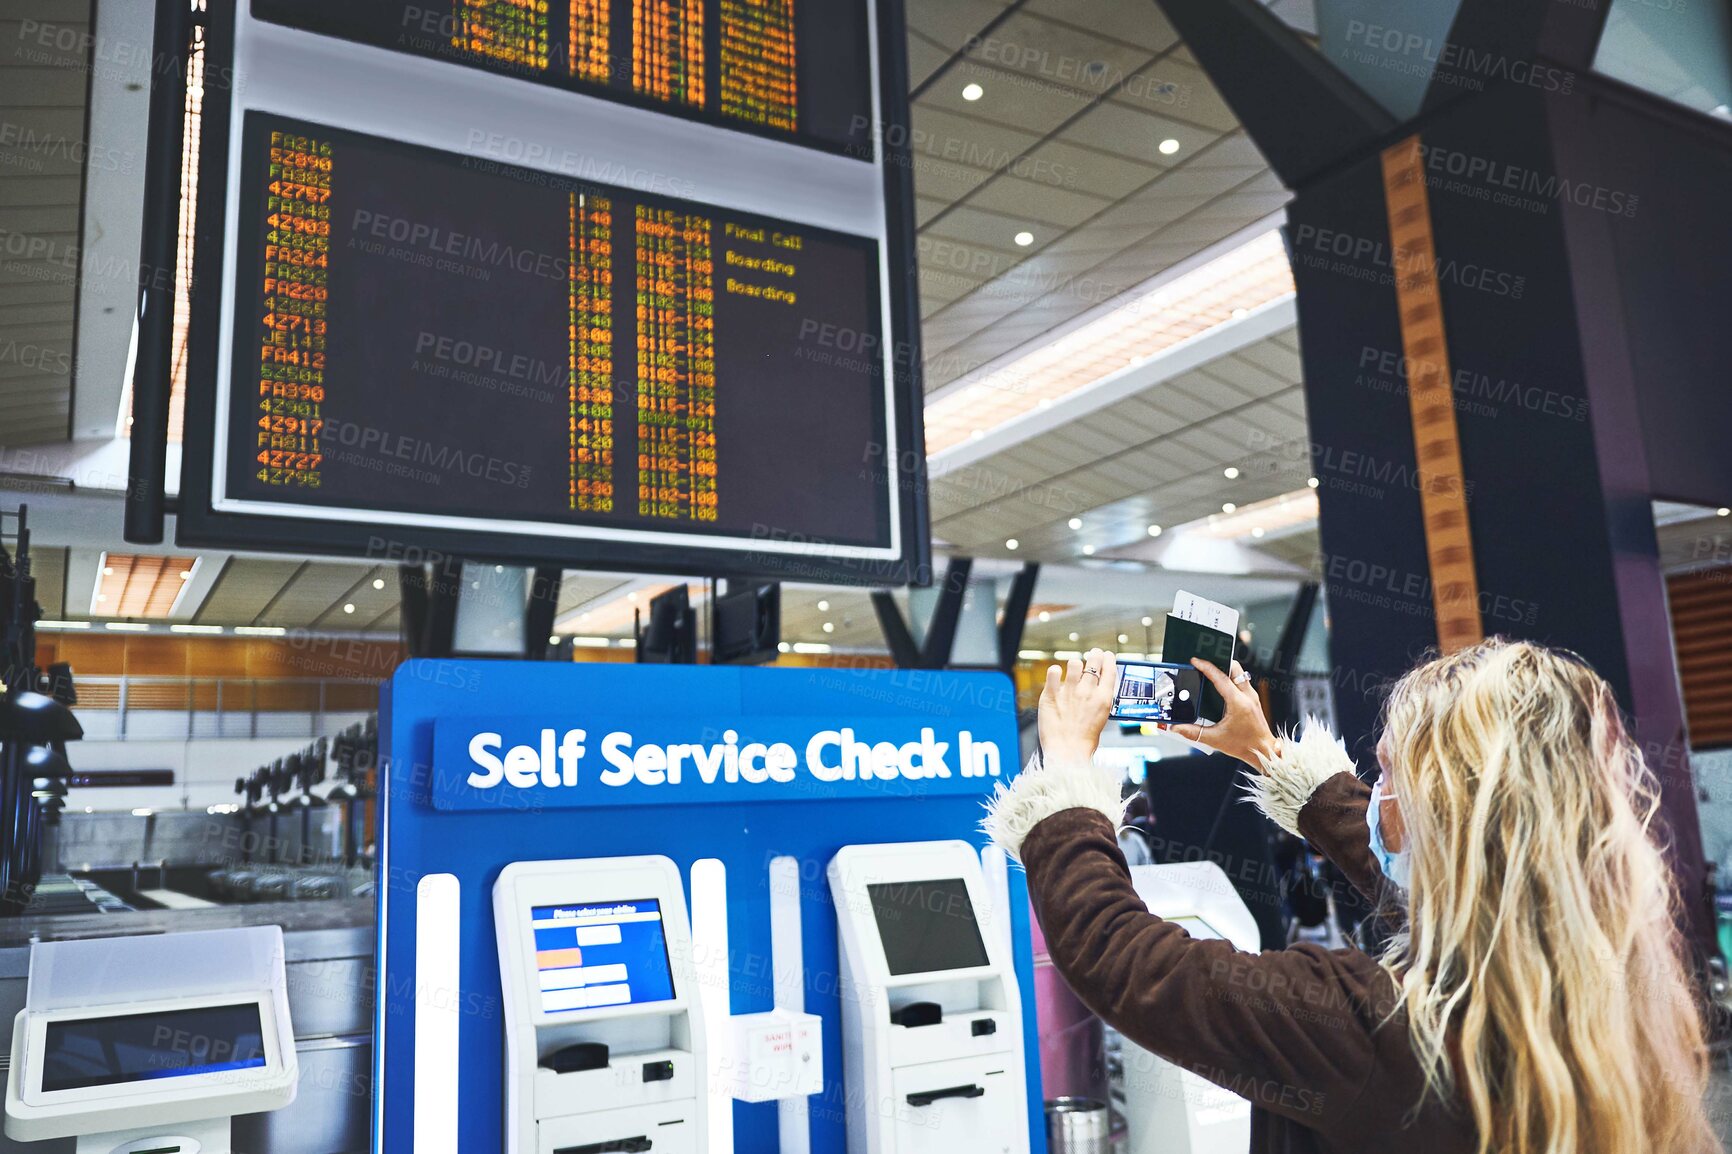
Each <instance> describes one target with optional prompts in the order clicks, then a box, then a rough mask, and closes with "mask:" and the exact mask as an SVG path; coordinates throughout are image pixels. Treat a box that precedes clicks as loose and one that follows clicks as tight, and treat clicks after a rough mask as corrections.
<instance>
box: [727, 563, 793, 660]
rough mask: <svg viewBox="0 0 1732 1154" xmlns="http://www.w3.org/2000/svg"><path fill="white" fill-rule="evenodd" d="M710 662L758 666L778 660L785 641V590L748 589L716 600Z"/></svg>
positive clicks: (777, 587)
mask: <svg viewBox="0 0 1732 1154" xmlns="http://www.w3.org/2000/svg"><path fill="white" fill-rule="evenodd" d="M710 630H711V636H710V661H711V662H712V663H713V664H717V665H758V664H761V663H762V662H765V661H774V660H775V659H776V643H777V642H779V641H780V640H781V639H782V586H781V585H780V584H778V583H776V582H773V581H772V582H770V583H769V584H767V585H748V586H747V587H746V588H744V589H739V590H730V591H729V592H728V593H727V595H726V596H723V597H718V598H716V603H715V607H714V609H713V610H712V614H711V618H710Z"/></svg>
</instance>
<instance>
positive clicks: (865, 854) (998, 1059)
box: [829, 841, 1029, 1154]
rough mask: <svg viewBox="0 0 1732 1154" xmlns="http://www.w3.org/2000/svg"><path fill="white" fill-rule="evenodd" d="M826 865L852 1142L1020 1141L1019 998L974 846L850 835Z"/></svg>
mask: <svg viewBox="0 0 1732 1154" xmlns="http://www.w3.org/2000/svg"><path fill="white" fill-rule="evenodd" d="M829 878H830V894H831V897H832V898H833V899H834V901H835V904H836V916H837V923H838V927H839V933H840V936H841V955H842V980H843V988H844V989H846V990H849V991H852V995H853V996H851V997H845V998H843V1000H842V1044H843V1053H844V1055H845V1067H846V1068H845V1075H844V1078H845V1082H846V1091H847V1093H846V1098H847V1103H848V1149H849V1151H850V1154H1027V1151H1028V1148H1029V1139H1028V1132H1027V1121H1026V1119H1027V1111H1026V1101H1025V1095H1026V1090H1025V1082H1024V1071H1023V1041H1022V1039H1023V1034H1022V1030H1023V1021H1022V999H1021V994H1020V992H1019V990H1018V989H1017V983H1016V973H1015V970H1014V969H1013V964H1012V960H1011V957H1010V951H1009V947H1008V944H1007V941H1008V939H1007V938H1006V936H1005V935H1003V934H1002V933H999V932H997V931H996V929H995V928H994V926H993V925H992V919H993V917H994V910H993V907H992V904H991V902H990V900H989V898H988V895H987V889H986V882H985V879H984V877H983V876H982V874H981V868H980V858H979V856H978V855H977V853H976V851H975V849H974V847H972V846H970V845H969V844H968V843H966V842H961V841H939V842H903V843H898V844H889V845H852V846H845V847H843V848H842V850H841V851H839V852H838V853H837V854H836V856H835V858H834V859H832V860H831V862H830V869H829Z"/></svg>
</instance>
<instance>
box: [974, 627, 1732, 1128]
mask: <svg viewBox="0 0 1732 1154" xmlns="http://www.w3.org/2000/svg"><path fill="white" fill-rule="evenodd" d="M1197 665H1198V668H1200V669H1201V670H1202V671H1203V673H1204V674H1205V675H1206V676H1208V677H1209V679H1210V680H1211V681H1212V682H1213V683H1214V684H1215V685H1216V686H1217V687H1218V688H1219V689H1220V690H1221V694H1222V696H1223V697H1224V698H1225V699H1226V702H1227V709H1226V713H1225V715H1224V717H1223V719H1222V721H1221V722H1220V723H1219V724H1218V725H1215V726H1212V727H1199V726H1176V727H1174V728H1175V730H1176V731H1177V732H1179V733H1180V734H1181V735H1182V736H1184V737H1187V738H1189V739H1190V740H1192V741H1196V742H1199V743H1200V744H1203V745H1207V746H1209V747H1211V748H1214V749H1217V750H1221V751H1223V752H1226V753H1230V754H1233V755H1234V756H1236V757H1239V758H1240V759H1241V760H1243V761H1245V762H1246V763H1247V764H1249V765H1250V766H1251V767H1252V769H1254V770H1256V771H1257V772H1256V773H1255V774H1254V775H1252V776H1251V778H1250V780H1249V782H1248V790H1249V793H1250V796H1251V798H1252V800H1254V801H1255V803H1256V804H1257V805H1258V806H1259V807H1260V808H1261V809H1262V810H1263V812H1264V813H1265V814H1267V815H1268V816H1269V817H1270V818H1271V819H1272V820H1274V821H1275V823H1276V824H1277V825H1279V826H1281V827H1282V828H1284V829H1286V830H1288V831H1289V832H1292V833H1295V834H1297V835H1299V836H1302V837H1305V838H1307V839H1308V840H1310V841H1311V843H1312V844H1313V845H1315V846H1316V847H1317V848H1318V849H1319V850H1320V851H1322V852H1323V853H1325V854H1327V855H1329V857H1330V858H1331V859H1332V860H1334V861H1335V863H1336V864H1337V865H1338V866H1340V867H1341V869H1342V870H1343V871H1344V872H1345V873H1346V875H1347V876H1348V877H1349V878H1350V879H1351V880H1352V881H1353V883H1354V885H1355V886H1357V887H1358V888H1359V889H1360V890H1361V891H1363V892H1364V893H1366V894H1367V895H1368V896H1370V897H1372V898H1373V899H1374V900H1377V901H1380V902H1384V903H1390V904H1393V905H1396V906H1399V907H1404V911H1405V925H1404V927H1403V928H1402V929H1401V931H1400V932H1399V933H1397V934H1396V935H1395V937H1394V938H1393V940H1392V942H1391V944H1390V945H1389V947H1388V949H1387V950H1386V951H1385V952H1384V954H1383V956H1382V957H1380V958H1373V957H1371V956H1370V955H1367V954H1365V953H1362V952H1360V951H1357V950H1325V949H1323V948H1321V947H1319V946H1315V945H1298V946H1293V947H1291V948H1289V949H1286V950H1274V951H1267V952H1264V953H1262V954H1247V953H1239V952H1236V951H1235V950H1234V949H1233V948H1232V946H1230V945H1229V944H1228V943H1226V942H1222V941H1201V940H1193V939H1191V938H1190V937H1189V936H1188V935H1187V934H1186V933H1185V931H1184V930H1183V929H1182V928H1180V927H1179V926H1178V925H1175V924H1173V923H1170V922H1165V921H1163V920H1161V919H1160V918H1158V917H1155V916H1154V915H1153V914H1151V913H1149V912H1148V910H1147V909H1146V908H1145V907H1144V905H1143V903H1142V902H1141V900H1139V899H1138V897H1137V895H1136V892H1135V890H1134V889H1132V887H1131V882H1130V876H1129V874H1128V872H1127V870H1126V868H1125V864H1124V859H1123V857H1122V856H1121V855H1120V854H1119V851H1118V848H1117V845H1116V843H1115V841H1114V827H1115V825H1116V823H1117V819H1118V814H1119V805H1120V803H1119V796H1118V785H1117V782H1116V781H1115V780H1114V779H1113V777H1112V776H1111V775H1108V774H1106V773H1103V772H1101V771H1099V770H1096V769H1095V768H1094V767H1093V765H1092V761H1093V757H1094V752H1095V747H1096V745H1097V744H1098V741H1099V737H1100V732H1101V729H1102V728H1103V726H1104V725H1105V723H1106V720H1107V712H1108V710H1109V709H1110V707H1111V704H1112V695H1113V688H1114V686H1115V684H1116V667H1115V663H1114V659H1113V655H1112V654H1110V653H1103V652H1101V651H1099V650H1093V651H1091V652H1090V653H1088V654H1087V655H1086V656H1085V657H1084V659H1083V660H1081V661H1074V660H1073V661H1071V662H1070V663H1069V667H1068V669H1067V670H1066V671H1065V673H1064V675H1063V676H1062V677H1061V676H1060V674H1059V670H1058V668H1057V667H1056V666H1055V667H1053V668H1052V669H1050V670H1048V672H1047V683H1046V688H1045V691H1044V692H1043V693H1042V695H1041V702H1040V723H1039V730H1040V744H1041V752H1040V753H1038V754H1037V755H1036V756H1035V758H1034V759H1033V761H1031V763H1030V765H1029V767H1028V768H1027V769H1026V770H1024V772H1023V773H1022V774H1021V775H1020V776H1019V777H1018V778H1017V779H1016V781H1015V782H1014V783H1013V784H1012V785H1011V786H1010V787H1008V788H1006V787H1003V786H1001V787H1000V788H999V791H998V794H997V795H996V796H995V797H994V798H993V800H992V802H991V804H990V808H989V814H988V817H987V820H986V823H985V824H986V828H987V831H988V833H989V834H990V835H991V836H992V838H993V840H994V841H996V842H997V843H998V844H999V845H1001V846H1003V847H1004V848H1005V849H1006V850H1007V851H1009V852H1010V853H1011V854H1013V855H1015V856H1017V857H1018V858H1019V859H1020V860H1021V861H1022V863H1023V865H1024V867H1025V868H1026V869H1027V871H1028V884H1029V892H1030V894H1031V896H1032V897H1033V900H1034V905H1035V910H1036V913H1037V915H1038V916H1039V918H1040V922H1041V927H1042V929H1043V930H1044V931H1045V934H1046V941H1047V946H1048V949H1049V951H1050V953H1051V956H1052V959H1053V962H1054V963H1055V964H1056V965H1057V966H1058V969H1059V971H1060V972H1061V973H1062V974H1063V975H1064V977H1065V979H1066V980H1067V981H1068V982H1069V983H1070V985H1071V987H1072V989H1074V990H1075V991H1076V993H1077V994H1078V995H1079V996H1080V997H1081V998H1082V1000H1083V1001H1084V1002H1085V1003H1087V1004H1088V1006H1089V1007H1090V1008H1091V1009H1092V1010H1094V1012H1095V1013H1097V1014H1099V1015H1100V1016H1101V1017H1102V1018H1104V1019H1105V1020H1106V1021H1107V1022H1108V1023H1110V1024H1112V1025H1113V1026H1115V1027H1116V1028H1117V1029H1118V1030H1119V1031H1120V1032H1122V1033H1123V1034H1124V1035H1125V1036H1126V1037H1128V1038H1130V1039H1131V1040H1132V1041H1134V1042H1136V1043H1137V1044H1139V1045H1141V1046H1143V1047H1145V1048H1147V1049H1149V1050H1151V1051H1153V1052H1154V1053H1156V1054H1159V1055H1161V1056H1163V1057H1165V1058H1168V1059H1169V1060H1171V1061H1173V1062H1176V1063H1178V1064H1179V1065H1181V1066H1184V1067H1186V1068H1188V1069H1190V1070H1192V1071H1194V1072H1196V1073H1197V1074H1199V1075H1201V1076H1202V1077H1204V1078H1207V1079H1209V1080H1210V1081H1213V1082H1216V1083H1218V1084H1220V1085H1224V1086H1226V1087H1228V1088H1229V1089H1231V1090H1234V1091H1235V1092H1237V1093H1239V1094H1241V1095H1243V1096H1245V1097H1248V1098H1250V1099H1251V1101H1252V1104H1253V1107H1254V1113H1253V1123H1252V1138H1251V1148H1252V1149H1253V1150H1254V1151H1295V1152H1297V1151H1343V1152H1346V1151H1372V1150H1376V1151H1384V1150H1397V1151H1400V1152H1401V1154H1493V1152H1495V1154H1638V1152H1649V1151H1652V1152H1656V1154H1702V1152H1704V1151H1709V1150H1717V1149H1718V1148H1719V1144H1718V1142H1717V1140H1716V1139H1715V1137H1714V1134H1713V1132H1712V1129H1711V1127H1710V1126H1709V1124H1708V1119H1707V1115H1706V1111H1705V1109H1704V1106H1703V1094H1704V1091H1705V1087H1706V1080H1707V1056H1706V1047H1705V1044H1704V1040H1703V1033H1702V1022H1701V1017H1700V1010H1699V1007H1698V1005H1697V1003H1696V1000H1695V998H1694V996H1693V995H1692V986H1691V983H1690V981H1689V978H1688V976H1687V973H1686V969H1685V965H1684V963H1683V960H1682V946H1681V943H1680V938H1679V935H1678V933H1677V931H1676V929H1675V920H1674V915H1675V911H1676V908H1677V901H1676V895H1675V894H1674V892H1673V884H1672V879H1671V875H1670V872H1669V870H1668V868H1667V866H1666V863H1665V861H1664V859H1663V857H1662V853H1661V850H1660V848H1659V847H1658V846H1657V845H1656V844H1655V840H1654V829H1653V825H1654V820H1655V815H1656V811H1657V796H1656V787H1655V784H1654V781H1653V779H1652V777H1651V775H1650V774H1649V772H1648V770H1647V768H1646V767H1645V765H1644V763H1643V761H1642V757H1641V753H1640V751H1639V750H1638V749H1637V748H1636V746H1635V744H1634V743H1633V742H1632V741H1631V739H1630V737H1629V735H1628V734H1627V732H1626V731H1625V728H1624V725H1623V722H1622V720H1621V718H1620V715H1619V712H1618V708H1617V704H1616V702H1615V701H1614V699H1613V696H1612V693H1611V690H1610V689H1609V688H1608V687H1607V685H1606V683H1605V681H1603V680H1602V679H1601V678H1600V677H1599V676H1598V675H1597V674H1595V673H1594V672H1593V670H1591V669H1590V668H1588V667H1587V665H1586V664H1584V663H1583V662H1581V661H1580V660H1578V659H1576V658H1573V657H1571V656H1567V655H1565V654H1562V653H1558V652H1556V651H1553V650H1549V649H1546V648H1544V647H1542V646H1538V645H1533V644H1528V643H1525V642H1507V641H1501V640H1493V641H1487V642H1485V643H1483V644H1480V645H1476V646H1473V647H1471V648H1468V649H1464V650H1461V651H1460V652H1457V653H1454V654H1451V655H1449V656H1446V657H1440V658H1437V659H1436V660H1434V661H1430V662H1427V663H1426V664H1423V665H1421V666H1419V667H1418V668H1416V669H1414V670H1413V671H1412V672H1410V673H1409V674H1407V676H1406V677H1404V678H1402V680H1401V681H1400V682H1399V683H1398V684H1397V685H1396V686H1395V688H1394V691H1393V692H1392V693H1391V695H1390V698H1389V702H1388V706H1387V709H1386V714H1385V725H1384V731H1383V735H1382V738H1381V740H1380V741H1379V743H1378V749H1377V752H1378V760H1379V762H1380V763H1381V766H1382V776H1381V777H1380V778H1379V780H1378V781H1377V783H1376V784H1375V785H1374V786H1372V787H1370V788H1367V787H1366V786H1365V785H1364V784H1363V783H1362V782H1361V781H1360V780H1359V778H1358V777H1357V776H1356V775H1355V774H1354V773H1353V763H1352V761H1351V760H1350V759H1349V757H1348V755H1347V752H1346V750H1345V749H1344V748H1343V746H1342V745H1341V743H1340V742H1339V741H1337V740H1335V739H1334V738H1332V737H1331V736H1330V735H1329V734H1328V733H1326V732H1325V731H1324V730H1323V729H1322V728H1321V727H1320V726H1319V725H1317V724H1316V723H1315V722H1311V723H1308V725H1307V726H1306V728H1305V730H1304V732H1303V733H1302V734H1301V735H1299V736H1298V737H1296V738H1295V737H1287V738H1280V737H1277V736H1275V735H1274V734H1273V733H1271V732H1270V730H1269V727H1268V724H1267V722H1266V721H1265V720H1264V717H1263V712H1262V708H1261V705H1260V704H1259V702H1258V700H1257V696H1256V694H1255V693H1254V692H1253V691H1252V690H1251V688H1250V687H1249V685H1248V678H1246V677H1245V675H1244V674H1243V673H1242V672H1241V671H1240V670H1239V668H1238V665H1237V663H1235V664H1234V666H1233V668H1232V670H1231V671H1230V673H1223V672H1221V671H1220V670H1218V669H1216V668H1215V667H1214V666H1211V665H1209V664H1208V663H1207V662H1203V661H1199V662H1198V663H1197ZM1154 793H1155V798H1156V802H1157V805H1158V802H1159V786H1158V785H1157V786H1156V787H1155V791H1154Z"/></svg>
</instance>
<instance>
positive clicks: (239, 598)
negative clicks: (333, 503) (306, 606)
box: [193, 557, 306, 625]
mask: <svg viewBox="0 0 1732 1154" xmlns="http://www.w3.org/2000/svg"><path fill="white" fill-rule="evenodd" d="M305 564H306V562H304V561H275V560H265V559H262V558H257V557H231V558H229V560H228V563H227V564H226V565H224V566H223V571H222V573H221V575H220V576H218V577H217V579H216V583H215V584H214V585H213V586H212V587H211V591H210V593H208V594H207V595H206V596H205V599H204V603H203V604H202V605H200V606H199V608H198V612H197V613H196V614H194V615H193V620H194V621H195V622H197V623H198V624H200V625H276V624H281V623H280V622H277V621H275V620H262V619H261V615H262V614H263V613H264V612H265V609H266V607H267V606H269V605H270V604H271V602H272V601H274V600H276V596H277V594H278V593H280V592H282V589H283V586H284V585H286V584H288V582H289V579H290V578H292V577H293V576H294V575H295V574H296V573H297V572H299V571H300V569H301V567H302V566H303V565H305Z"/></svg>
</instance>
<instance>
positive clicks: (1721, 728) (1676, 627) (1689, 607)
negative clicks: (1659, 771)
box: [1666, 566, 1732, 749]
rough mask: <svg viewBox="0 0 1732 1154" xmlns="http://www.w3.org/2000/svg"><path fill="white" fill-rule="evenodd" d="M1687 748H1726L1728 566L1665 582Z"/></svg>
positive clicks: (1731, 688)
mask: <svg viewBox="0 0 1732 1154" xmlns="http://www.w3.org/2000/svg"><path fill="white" fill-rule="evenodd" d="M1666 585H1667V592H1668V595H1669V597H1670V600H1671V604H1672V635H1673V639H1674V641H1675V643H1676V645H1677V649H1678V677H1679V680H1680V681H1681V682H1682V683H1683V687H1684V714H1685V718H1686V720H1687V722H1688V723H1689V726H1690V746H1691V748H1693V749H1723V748H1725V747H1727V746H1732V566H1728V567H1723V568H1718V569H1702V570H1697V571H1696V572H1693V573H1681V574H1678V575H1677V576H1674V577H1671V578H1668V579H1667V582H1666Z"/></svg>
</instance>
